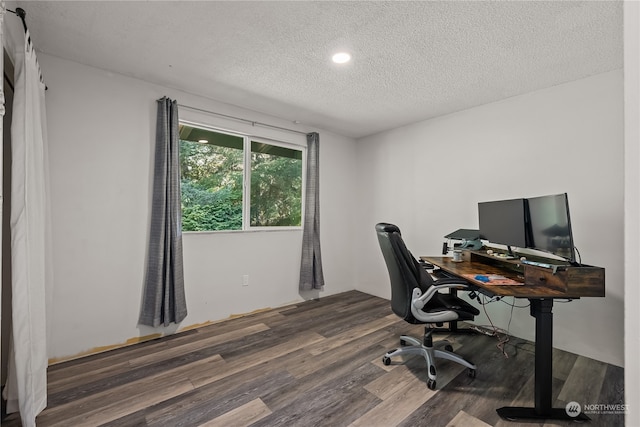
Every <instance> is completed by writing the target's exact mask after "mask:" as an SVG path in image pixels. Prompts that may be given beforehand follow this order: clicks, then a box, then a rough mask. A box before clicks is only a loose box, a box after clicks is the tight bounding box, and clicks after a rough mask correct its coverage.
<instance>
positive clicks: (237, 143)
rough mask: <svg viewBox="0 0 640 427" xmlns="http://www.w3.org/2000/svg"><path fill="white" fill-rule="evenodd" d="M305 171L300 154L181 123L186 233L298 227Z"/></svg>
mask: <svg viewBox="0 0 640 427" xmlns="http://www.w3.org/2000/svg"><path fill="white" fill-rule="evenodd" d="M245 147H246V149H247V150H249V153H247V154H246V155H245ZM245 161H246V162H247V167H246V168H245ZM302 168H303V150H302V149H297V148H291V146H286V144H281V145H279V144H278V143H266V142H261V141H258V140H255V139H253V140H249V138H247V137H245V136H242V135H234V134H232V133H226V132H221V131H214V130H211V129H205V128H200V127H198V126H193V125H190V124H186V123H181V124H180V178H181V181H180V183H181V192H182V229H183V231H217V230H243V229H249V228H251V227H300V226H301V224H302V173H303V171H302ZM245 182H247V183H250V185H245ZM243 209H247V210H248V213H246V214H245V212H243ZM243 218H245V221H246V223H244V224H243Z"/></svg>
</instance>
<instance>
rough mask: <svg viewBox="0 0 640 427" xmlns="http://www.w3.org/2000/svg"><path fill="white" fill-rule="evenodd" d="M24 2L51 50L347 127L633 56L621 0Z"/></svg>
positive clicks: (352, 132) (438, 108)
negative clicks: (339, 54) (347, 55)
mask: <svg viewBox="0 0 640 427" xmlns="http://www.w3.org/2000/svg"><path fill="white" fill-rule="evenodd" d="M17 4H18V6H19V7H22V8H23V9H25V10H26V12H27V24H28V25H29V30H30V31H31V34H32V38H33V39H34V42H35V45H36V49H37V50H39V51H41V52H44V53H47V54H50V55H55V56H59V57H62V58H66V59H70V60H73V61H76V62H80V63H83V64H87V65H92V66H94V67H98V68H102V69H105V70H110V71H115V72H118V73H122V74H125V75H129V76H133V77H137V78H140V79H143V80H146V81H149V82H154V83H158V84H161V85H164V86H168V87H173V88H178V89H182V90H185V91H187V92H191V93H194V94H198V95H202V96H205V97H208V98H213V99H216V100H219V101H222V102H226V103H231V104H234V105H238V106H242V107H246V108H249V109H252V110H256V111H260V112H264V113H268V114H271V115H274V116H278V117H282V118H285V119H288V120H291V121H292V122H293V121H296V120H297V121H300V122H301V123H304V124H308V125H311V126H316V127H320V128H323V129H326V130H330V131H333V132H336V133H339V134H342V135H346V136H351V137H362V136H366V135H370V134H373V133H377V132H380V131H383V130H386V129H390V128H394V127H398V126H401V125H404V124H408V123H412V122H416V121H419V120H423V119H427V118H431V117H435V116H439V115H443V114H447V113H451V112H455V111H460V110H463V109H466V108H470V107H473V106H477V105H481V104H486V103H489V102H493V101H497V100H500V99H504V98H508V97H511V96H514V95H518V94H522V93H526V92H531V91H534V90H538V89H541V88H545V87H549V86H553V85H557V84H560V83H564V82H568V81H572V80H576V79H580V78H583V77H587V76H590V75H594V74H598V73H602V72H606V71H611V70H614V69H619V68H622V64H623V62H622V52H623V45H622V2H621V1H605V2H595V1H588V2H575V1H553V2H542V1H535V2H523V1H512V2H477V1H474V2H461V1H445V2H432V1H421V2H400V1H392V2H388V1H385V2H375V1H368V2H352V1H341V2H334V1H315V2H311V1H296V2H283V1H276V2H272V1H259V2H245V1H230V2H221V1H197V2H185V1H144V2H137V1H118V2H113V1H107V2H102V1H81V2H72V1H43V2H37V1H28V2H27V1H19V2H17ZM338 50H347V51H349V52H351V54H352V56H353V60H352V61H351V63H348V64H346V65H340V66H339V65H336V64H333V63H332V62H331V61H330V57H331V55H332V54H333V53H335V52H336V51H338ZM45 78H46V76H45Z"/></svg>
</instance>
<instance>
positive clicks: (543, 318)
mask: <svg viewBox="0 0 640 427" xmlns="http://www.w3.org/2000/svg"><path fill="white" fill-rule="evenodd" d="M530 301H531V315H532V316H533V317H535V319H536V354H535V390H534V404H535V406H534V407H533V408H527V407H514V406H505V407H502V408H500V409H498V410H497V412H498V415H500V417H502V418H504V419H507V420H519V419H553V420H575V421H587V420H589V419H590V418H589V417H588V416H586V415H584V414H582V413H580V414H579V415H578V416H575V417H573V416H570V415H569V414H567V412H566V411H565V408H553V407H552V395H553V384H552V381H553V312H552V309H553V299H531V300H530Z"/></svg>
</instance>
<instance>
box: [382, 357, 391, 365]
mask: <svg viewBox="0 0 640 427" xmlns="http://www.w3.org/2000/svg"><path fill="white" fill-rule="evenodd" d="M382 363H384V364H385V366H389V365H391V358H389V357H387V356H384V357H383V358H382Z"/></svg>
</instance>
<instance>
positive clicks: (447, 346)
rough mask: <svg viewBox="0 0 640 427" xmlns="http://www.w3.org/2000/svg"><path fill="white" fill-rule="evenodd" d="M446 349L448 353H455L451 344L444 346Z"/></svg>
mask: <svg viewBox="0 0 640 427" xmlns="http://www.w3.org/2000/svg"><path fill="white" fill-rule="evenodd" d="M444 349H445V350H447V351H453V346H452V345H451V344H447V345H445V346H444Z"/></svg>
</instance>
